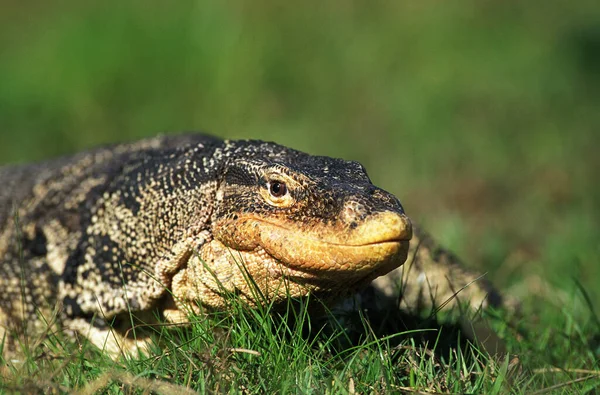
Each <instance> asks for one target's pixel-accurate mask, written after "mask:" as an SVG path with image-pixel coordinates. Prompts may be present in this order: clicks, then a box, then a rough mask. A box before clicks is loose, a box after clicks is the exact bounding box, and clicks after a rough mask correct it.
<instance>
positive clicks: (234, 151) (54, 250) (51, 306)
mask: <svg viewBox="0 0 600 395" xmlns="http://www.w3.org/2000/svg"><path fill="white" fill-rule="evenodd" d="M0 184H1V186H0V264H1V266H0V289H2V292H0V325H1V327H0V335H3V334H6V335H7V339H8V342H7V344H8V346H7V349H10V348H11V339H18V338H19V336H22V335H24V334H25V335H26V334H27V333H39V332H41V331H43V330H44V328H46V327H48V326H49V325H52V323H53V322H54V321H58V323H59V324H60V325H61V326H62V327H63V328H65V329H67V330H71V331H75V332H79V333H80V334H82V335H84V336H86V337H88V338H89V339H90V340H91V341H92V342H93V343H94V344H96V345H97V346H98V347H101V348H104V349H106V350H107V351H108V352H110V353H112V354H113V355H117V354H118V353H119V351H120V350H122V349H126V350H128V351H132V350H133V349H135V348H136V347H140V346H143V341H144V340H143V339H140V338H136V339H135V340H133V339H129V338H126V337H125V336H124V333H125V331H124V330H123V327H124V326H125V327H126V326H127V325H126V324H127V323H131V321H130V320H129V318H127V319H125V318H124V316H125V315H128V313H133V314H134V315H136V316H138V317H142V316H153V314H154V313H155V312H158V313H159V314H160V315H161V316H162V317H163V318H164V319H166V320H168V321H172V322H181V321H185V319H186V317H187V314H188V312H190V311H198V309H199V306H204V307H206V308H213V309H220V308H223V307H224V306H225V302H224V300H223V294H224V293H229V292H233V293H235V294H238V295H239V296H240V297H242V298H244V299H246V300H247V301H248V302H250V303H257V302H259V301H257V300H256V299H257V294H256V292H255V291H254V290H253V289H252V286H251V285H249V281H248V274H249V275H251V276H252V280H253V281H252V282H251V283H252V284H254V286H257V287H258V289H259V290H260V294H261V300H267V301H274V302H279V301H283V300H285V298H287V296H288V295H292V296H305V295H307V294H308V293H312V294H316V295H318V296H320V297H322V298H324V299H325V300H331V301H333V300H335V299H339V298H340V297H343V296H345V295H349V293H350V292H352V291H355V290H357V289H359V288H361V287H362V286H366V285H368V284H369V283H370V282H371V281H372V280H374V279H375V278H376V277H379V276H381V275H384V274H386V273H390V274H389V275H388V276H386V277H383V278H380V279H378V280H376V281H375V282H374V283H373V284H374V285H375V286H376V287H378V289H380V290H381V291H382V292H383V293H384V294H389V293H394V292H400V291H397V290H398V289H400V288H401V285H402V283H403V282H405V284H404V287H403V288H404V294H403V295H404V298H403V300H404V301H405V302H404V303H401V305H400V307H402V308H405V307H406V306H407V304H406V302H408V306H414V305H416V304H420V303H424V304H425V305H426V306H429V307H431V306H433V305H435V304H438V303H439V304H441V303H442V302H444V301H445V299H447V298H448V297H451V296H452V294H453V293H454V292H455V291H457V290H458V289H460V288H461V287H462V286H463V285H465V284H466V283H468V282H470V281H472V280H474V279H476V278H477V276H476V275H474V274H470V273H468V272H466V271H465V270H464V269H462V268H461V267H460V266H458V265H457V264H456V263H455V260H454V259H453V258H448V257H451V256H450V255H448V254H446V253H444V252H443V251H441V250H439V248H438V247H436V246H435V245H434V244H433V243H432V242H431V241H428V242H427V243H423V244H421V243H420V242H419V240H420V238H419V237H413V239H412V241H410V246H411V248H410V251H409V240H410V239H411V237H412V226H411V223H410V221H409V220H408V218H407V217H406V216H405V214H404V210H403V208H402V206H401V205H400V203H399V201H398V199H396V197H394V196H393V195H391V194H389V193H387V192H385V191H384V190H382V189H380V188H377V187H375V186H373V184H372V183H371V182H370V180H369V178H368V176H367V174H366V172H365V170H364V168H363V167H362V166H361V165H360V164H358V163H356V162H349V161H344V160H341V159H333V158H329V157H319V156H311V155H308V154H305V153H302V152H298V151H295V150H292V149H289V148H286V147H283V146H280V145H277V144H274V143H266V142H262V141H222V140H219V139H216V138H213V137H209V136H204V135H199V134H189V135H182V136H178V137H157V138H153V139H148V140H142V141H139V142H137V143H132V144H124V145H117V146H112V147H107V148H100V149H97V150H93V151H89V152H85V153H82V154H79V155H76V156H73V157H70V158H64V159H59V160H56V161H52V162H47V163H42V164H36V165H29V166H16V167H4V168H2V169H0ZM418 234H420V233H418ZM407 256H409V262H410V265H406V267H405V268H404V269H403V268H400V269H397V268H399V267H400V266H401V265H402V264H403V263H404V262H405V260H406V258H407ZM394 269H396V270H394ZM407 269H408V270H407ZM469 288H470V289H469V290H468V291H466V292H465V293H464V294H463V295H464V300H470V301H471V303H472V304H473V306H475V307H477V306H480V305H482V304H484V305H485V304H486V303H487V301H486V300H487V299H486V295H487V294H488V293H489V292H492V293H493V290H492V289H491V288H490V287H489V286H488V285H487V284H486V283H483V282H481V283H478V284H476V285H474V286H472V287H469ZM493 295H494V298H493V299H494V300H495V299H497V298H498V296H497V294H495V293H493ZM443 298H445V299H443ZM398 300H400V299H398ZM494 300H492V301H494Z"/></svg>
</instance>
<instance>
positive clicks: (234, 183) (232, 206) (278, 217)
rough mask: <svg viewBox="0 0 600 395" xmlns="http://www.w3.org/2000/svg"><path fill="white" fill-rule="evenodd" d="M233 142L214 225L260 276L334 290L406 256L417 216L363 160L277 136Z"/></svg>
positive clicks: (302, 289)
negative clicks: (318, 152) (378, 183)
mask: <svg viewBox="0 0 600 395" xmlns="http://www.w3.org/2000/svg"><path fill="white" fill-rule="evenodd" d="M228 144H230V145H229V146H228V148H227V150H228V152H229V155H227V154H224V156H225V157H229V158H230V159H227V160H226V161H225V162H224V163H225V165H224V170H223V172H222V177H221V178H220V180H219V183H218V189H217V196H216V208H215V211H214V213H213V217H212V233H213V235H214V238H215V242H216V243H217V244H219V245H220V246H222V247H223V249H225V248H226V249H228V250H229V251H230V253H229V255H232V256H234V257H235V256H237V257H240V258H241V260H242V261H243V262H244V264H245V265H246V266H247V267H248V273H250V274H252V275H253V276H254V277H255V280H256V281H257V283H259V284H266V283H268V282H273V281H276V280H277V279H281V278H285V279H287V280H289V282H290V283H291V284H292V288H298V290H297V291H296V292H292V293H293V294H296V295H302V294H303V293H306V289H307V288H308V289H309V290H311V291H313V292H318V293H319V292H320V293H321V294H331V293H335V292H337V291H342V290H344V289H347V290H351V289H353V288H356V287H357V286H360V285H362V284H364V283H367V282H370V281H371V280H372V279H373V278H375V277H377V276H380V275H382V274H385V273H387V272H389V271H391V270H392V269H394V268H396V267H398V266H399V265H401V264H403V263H404V261H405V259H406V256H407V252H408V246H409V240H410V239H411V236H412V230H411V223H410V221H409V219H408V218H407V217H406V215H405V214H404V210H403V208H402V206H401V205H400V202H399V201H398V199H397V198H396V197H394V196H393V195H392V194H390V193H388V192H386V191H384V190H382V189H380V188H377V187H375V186H374V185H373V184H372V183H371V181H370V179H369V177H368V176H367V173H366V171H365V169H364V167H363V166H362V165H360V164H359V163H358V162H352V161H345V160H341V159H334V158H329V157H321V156H312V155H308V154H305V153H302V152H299V151H295V150H291V149H289V148H286V147H283V146H280V145H277V144H274V143H263V142H232V143H228ZM227 150H226V151H225V152H226V153H227ZM213 247H214V246H213ZM213 249H215V248H213ZM216 249H219V248H218V247H217V248H216ZM256 277H258V279H257V278H256ZM261 281H262V282H261ZM265 286H266V285H265ZM262 287H263V286H262V285H261V288H262ZM288 292H289V289H288Z"/></svg>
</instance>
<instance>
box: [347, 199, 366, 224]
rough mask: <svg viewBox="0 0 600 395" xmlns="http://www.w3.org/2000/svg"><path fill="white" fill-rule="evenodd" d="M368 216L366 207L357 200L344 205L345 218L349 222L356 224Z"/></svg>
mask: <svg viewBox="0 0 600 395" xmlns="http://www.w3.org/2000/svg"><path fill="white" fill-rule="evenodd" d="M366 214H367V209H366V207H365V206H364V205H363V204H361V203H359V202H357V201H356V200H348V201H346V202H345V203H344V210H343V216H344V219H345V220H346V221H347V222H350V223H356V221H358V220H360V219H362V218H364V217H365V215H366Z"/></svg>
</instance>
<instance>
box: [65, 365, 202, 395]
mask: <svg viewBox="0 0 600 395" xmlns="http://www.w3.org/2000/svg"><path fill="white" fill-rule="evenodd" d="M113 381H118V382H120V383H123V384H125V385H129V386H132V387H136V388H139V389H141V390H143V391H144V392H156V393H159V394H184V395H192V394H196V392H195V391H192V390H191V389H189V388H186V387H183V386H180V385H176V384H171V383H167V382H166V381H161V380H152V379H148V378H145V377H135V376H133V375H132V374H130V373H127V372H115V371H112V372H107V373H105V374H103V375H102V376H100V377H98V378H97V379H96V380H94V381H92V382H90V383H89V384H88V385H86V386H85V387H84V388H82V389H81V390H79V391H77V392H75V394H76V395H92V394H95V393H97V392H98V391H100V390H101V389H102V388H104V387H106V386H107V385H109V384H110V383H111V382H113Z"/></svg>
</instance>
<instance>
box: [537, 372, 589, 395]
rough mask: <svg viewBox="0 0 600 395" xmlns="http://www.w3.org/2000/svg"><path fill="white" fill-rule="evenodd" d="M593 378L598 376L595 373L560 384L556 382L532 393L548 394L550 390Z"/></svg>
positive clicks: (538, 394)
mask: <svg viewBox="0 0 600 395" xmlns="http://www.w3.org/2000/svg"><path fill="white" fill-rule="evenodd" d="M593 378H596V376H595V375H593V374H591V375H589V376H585V377H580V378H578V379H575V380H570V381H565V382H564V383H559V384H556V385H551V386H550V387H546V388H542V389H541V390H538V391H535V392H532V393H531V395H540V394H547V393H548V392H552V391H554V390H556V389H559V388H563V387H568V386H570V385H573V384H576V383H581V382H583V381H587V380H589V379H593Z"/></svg>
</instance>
